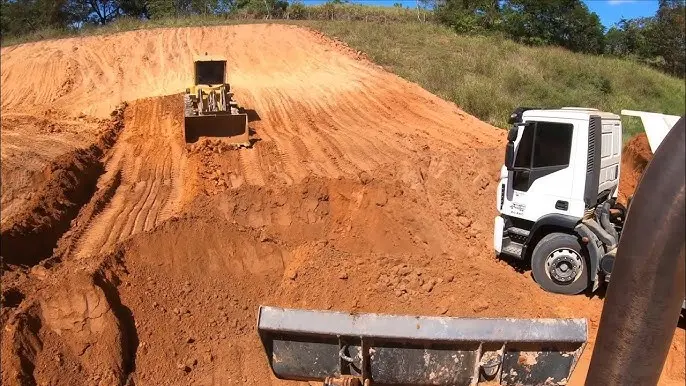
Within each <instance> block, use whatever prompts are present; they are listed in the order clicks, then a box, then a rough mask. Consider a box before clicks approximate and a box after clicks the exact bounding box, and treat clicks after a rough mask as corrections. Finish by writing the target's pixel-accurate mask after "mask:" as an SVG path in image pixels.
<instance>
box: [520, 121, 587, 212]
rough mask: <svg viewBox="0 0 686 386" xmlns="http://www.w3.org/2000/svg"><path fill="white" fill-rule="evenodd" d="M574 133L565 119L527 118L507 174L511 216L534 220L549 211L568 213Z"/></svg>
mask: <svg viewBox="0 0 686 386" xmlns="http://www.w3.org/2000/svg"><path fill="white" fill-rule="evenodd" d="M574 132H575V131H574V124H573V123H570V122H569V121H568V120H567V121H560V122H554V121H548V120H546V121H530V122H529V124H528V125H527V126H526V128H525V129H524V130H522V131H521V134H520V135H521V136H520V138H519V142H518V146H517V149H516V156H515V163H514V170H513V171H512V172H510V176H509V177H510V178H512V180H511V181H512V183H511V184H510V186H511V190H510V191H508V192H507V201H509V202H508V204H509V205H510V207H509V208H508V209H509V210H508V212H509V214H510V215H513V216H518V217H521V218H524V219H527V220H529V221H536V220H538V219H539V218H540V217H541V216H544V215H546V214H550V213H560V214H570V211H571V210H572V209H573V208H572V206H573V203H572V202H571V201H572V200H571V195H572V181H573V177H574V170H573V168H572V167H570V165H573V163H574V152H573V148H572V147H573V144H574V141H573V137H574Z"/></svg>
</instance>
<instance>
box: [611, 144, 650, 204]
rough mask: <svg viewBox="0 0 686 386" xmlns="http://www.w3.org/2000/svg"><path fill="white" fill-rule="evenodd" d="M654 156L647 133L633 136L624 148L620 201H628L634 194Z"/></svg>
mask: <svg viewBox="0 0 686 386" xmlns="http://www.w3.org/2000/svg"><path fill="white" fill-rule="evenodd" d="M652 158H653V152H652V150H650V144H649V143H648V137H647V136H646V135H645V133H641V134H638V135H636V136H634V137H632V138H631V139H630V140H629V142H627V143H626V145H624V148H623V149H622V165H621V170H622V171H621V175H620V180H619V196H618V201H619V202H622V203H624V204H626V203H627V201H628V199H629V196H631V195H633V194H634V191H635V190H636V187H637V186H638V183H639V182H641V176H643V172H644V171H645V169H646V167H647V166H648V162H650V160H651V159H652Z"/></svg>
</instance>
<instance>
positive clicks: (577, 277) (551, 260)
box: [531, 233, 589, 295]
mask: <svg viewBox="0 0 686 386" xmlns="http://www.w3.org/2000/svg"><path fill="white" fill-rule="evenodd" d="M531 273H532V274H533V276H534V280H536V282H537V283H538V285H540V286H541V287H542V288H543V289H544V290H546V291H548V292H554V293H558V294H565V295H575V294H578V293H580V292H583V291H584V290H585V289H586V288H587V287H588V282H589V274H588V263H587V260H586V258H585V257H584V255H583V253H582V248H581V244H580V243H579V240H578V239H577V238H576V237H574V236H572V235H568V234H566V233H551V234H549V235H547V236H545V237H543V238H542V239H541V241H539V242H538V244H536V248H534V252H533V253H532V255H531Z"/></svg>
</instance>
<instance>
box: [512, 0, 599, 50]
mask: <svg viewBox="0 0 686 386" xmlns="http://www.w3.org/2000/svg"><path fill="white" fill-rule="evenodd" d="M503 17H504V20H503V29H504V31H505V32H506V33H507V34H508V35H509V36H511V37H512V38H513V39H515V40H518V41H520V42H524V43H527V44H535V45H538V44H555V45H559V46H562V47H566V48H569V49H570V50H572V51H581V52H590V53H600V52H602V50H603V44H604V28H603V26H602V24H601V23H600V18H598V15H596V14H595V13H592V12H590V11H589V10H588V8H587V7H586V5H585V4H584V3H583V2H581V0H506V1H504V2H503Z"/></svg>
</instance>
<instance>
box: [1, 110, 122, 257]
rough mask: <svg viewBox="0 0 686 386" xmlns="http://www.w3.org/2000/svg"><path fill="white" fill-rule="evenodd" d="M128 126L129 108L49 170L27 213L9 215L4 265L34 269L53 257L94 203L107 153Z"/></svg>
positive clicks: (4, 230) (4, 227) (3, 235)
mask: <svg viewBox="0 0 686 386" xmlns="http://www.w3.org/2000/svg"><path fill="white" fill-rule="evenodd" d="M122 127H123V107H122V108H121V109H119V110H116V111H114V112H113V113H112V119H111V120H110V121H107V122H106V123H105V124H103V126H102V128H101V131H102V133H101V134H100V136H99V138H98V140H97V142H95V143H94V144H92V145H90V146H89V147H87V148H81V149H77V150H74V151H71V152H68V153H66V154H63V155H61V156H59V157H57V158H56V159H55V160H54V161H52V162H51V163H50V164H49V165H48V166H47V167H46V168H45V169H44V170H43V176H44V182H43V183H42V184H40V185H38V186H34V187H33V188H34V189H35V190H34V191H32V192H31V196H30V198H29V199H28V200H27V201H28V202H26V204H25V205H24V207H23V208H22V210H21V211H18V212H16V213H13V215H12V216H11V217H7V218H6V219H5V221H4V222H3V225H2V230H1V233H0V245H2V247H1V250H0V254H1V255H2V257H3V262H4V263H7V264H17V265H33V264H36V263H37V262H39V261H41V260H43V259H46V258H48V257H50V256H51V255H52V250H53V248H54V247H55V246H56V243H57V240H58V239H59V238H60V237H61V236H62V234H63V233H64V232H66V231H67V229H69V227H70V222H71V220H72V219H74V218H75V217H76V215H77V214H78V212H79V209H80V208H81V206H83V205H84V204H85V203H86V202H88V201H89V200H90V198H91V195H92V194H93V192H94V190H95V184H96V181H97V180H98V177H100V174H102V172H103V165H102V164H101V162H100V159H101V157H102V156H103V155H104V152H105V151H107V150H108V149H109V148H110V147H111V146H112V145H113V144H114V142H115V141H116V139H117V136H118V135H119V132H120V131H121V129H122Z"/></svg>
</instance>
